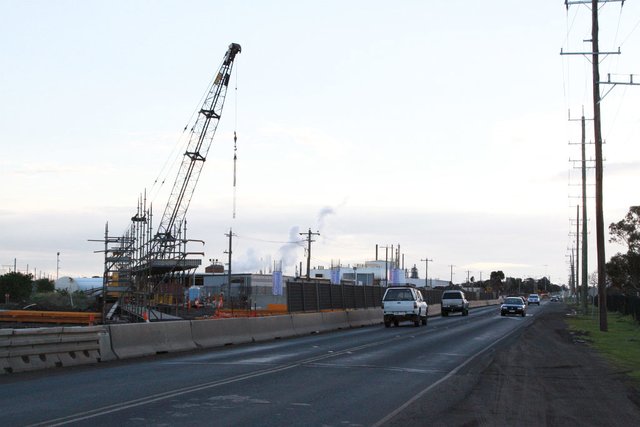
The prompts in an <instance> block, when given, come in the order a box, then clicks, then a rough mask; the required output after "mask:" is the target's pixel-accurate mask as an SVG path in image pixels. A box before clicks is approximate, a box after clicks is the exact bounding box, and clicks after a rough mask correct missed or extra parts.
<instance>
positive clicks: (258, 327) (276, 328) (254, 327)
mask: <svg viewBox="0 0 640 427" xmlns="http://www.w3.org/2000/svg"><path fill="white" fill-rule="evenodd" d="M247 320H248V322H247V323H248V327H249V332H250V334H251V337H252V338H253V340H254V341H268V340H272V339H277V338H287V337H291V336H294V335H295V332H294V329H293V319H292V316H291V315H283V316H268V317H251V318H249V319H247Z"/></svg>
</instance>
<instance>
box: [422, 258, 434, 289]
mask: <svg viewBox="0 0 640 427" xmlns="http://www.w3.org/2000/svg"><path fill="white" fill-rule="evenodd" d="M420 261H424V262H425V267H426V268H425V271H424V287H425V288H428V287H429V262H433V260H432V259H429V258H425V259H421V260H420Z"/></svg>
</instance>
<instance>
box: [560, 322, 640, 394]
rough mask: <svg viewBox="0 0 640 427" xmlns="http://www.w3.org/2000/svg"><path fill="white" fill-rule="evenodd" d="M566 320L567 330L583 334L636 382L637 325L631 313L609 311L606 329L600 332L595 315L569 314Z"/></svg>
mask: <svg viewBox="0 0 640 427" xmlns="http://www.w3.org/2000/svg"><path fill="white" fill-rule="evenodd" d="M567 323H568V324H569V329H570V330H572V331H574V332H577V333H579V334H584V335H585V336H584V338H585V339H586V340H587V342H589V344H590V345H591V346H593V347H594V348H595V349H596V350H598V351H599V352H600V353H601V354H602V355H604V357H606V358H607V359H608V360H609V361H611V362H612V363H613V364H614V365H615V366H617V367H618V368H621V369H623V370H625V371H627V372H628V373H629V376H630V377H631V378H632V379H633V381H634V383H635V384H636V385H640V364H639V363H638V361H639V360H640V324H639V323H638V322H636V321H635V320H634V319H633V318H632V317H631V316H623V315H621V314H620V313H612V312H609V316H608V326H609V331H608V332H600V320H599V317H598V316H593V317H591V316H575V317H570V318H567Z"/></svg>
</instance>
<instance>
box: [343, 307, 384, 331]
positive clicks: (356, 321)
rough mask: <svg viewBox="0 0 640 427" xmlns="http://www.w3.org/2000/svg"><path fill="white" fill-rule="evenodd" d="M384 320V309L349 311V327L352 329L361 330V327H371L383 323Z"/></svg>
mask: <svg viewBox="0 0 640 427" xmlns="http://www.w3.org/2000/svg"><path fill="white" fill-rule="evenodd" d="M382 318H383V314H382V308H380V307H374V308H365V309H358V310H348V311H347V319H348V321H349V326H351V327H352V328H359V327H361V326H369V325H375V324H378V323H382Z"/></svg>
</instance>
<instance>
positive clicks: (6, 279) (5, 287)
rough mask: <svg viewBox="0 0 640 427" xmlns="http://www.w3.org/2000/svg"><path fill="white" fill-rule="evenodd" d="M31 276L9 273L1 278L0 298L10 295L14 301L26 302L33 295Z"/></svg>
mask: <svg viewBox="0 0 640 427" xmlns="http://www.w3.org/2000/svg"><path fill="white" fill-rule="evenodd" d="M31 279H32V277H31V275H30V274H22V273H17V272H16V273H13V272H12V273H7V274H3V275H2V276H0V298H2V299H4V296H5V294H9V299H10V300H12V301H19V300H26V299H27V298H29V295H31Z"/></svg>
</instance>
